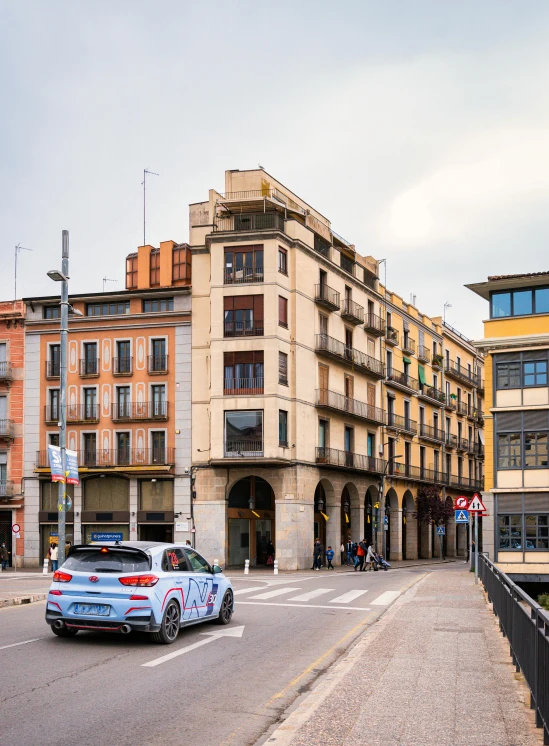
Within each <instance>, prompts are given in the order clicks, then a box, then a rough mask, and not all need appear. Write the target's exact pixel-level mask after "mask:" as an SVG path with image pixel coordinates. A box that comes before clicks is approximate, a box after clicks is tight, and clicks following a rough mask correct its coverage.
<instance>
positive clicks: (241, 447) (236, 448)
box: [225, 438, 263, 458]
mask: <svg viewBox="0 0 549 746" xmlns="http://www.w3.org/2000/svg"><path fill="white" fill-rule="evenodd" d="M262 456H263V439H262V438H243V439H242V440H227V441H225V458H261V457H262Z"/></svg>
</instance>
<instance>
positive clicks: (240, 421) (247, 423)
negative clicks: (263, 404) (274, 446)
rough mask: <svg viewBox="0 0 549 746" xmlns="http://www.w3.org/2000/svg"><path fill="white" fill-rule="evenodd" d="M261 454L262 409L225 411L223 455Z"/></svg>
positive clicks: (233, 456) (234, 456)
mask: <svg viewBox="0 0 549 746" xmlns="http://www.w3.org/2000/svg"><path fill="white" fill-rule="evenodd" d="M246 454H248V455H255V456H261V455H263V411H262V410H256V411H253V410H241V411H236V412H225V455H226V456H228V457H231V458H236V457H238V456H243V455H246Z"/></svg>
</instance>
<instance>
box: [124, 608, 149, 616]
mask: <svg viewBox="0 0 549 746" xmlns="http://www.w3.org/2000/svg"><path fill="white" fill-rule="evenodd" d="M143 609H152V606H130V608H129V609H128V610H127V611H125V612H124V615H126V614H129V613H130V611H142V610H143Z"/></svg>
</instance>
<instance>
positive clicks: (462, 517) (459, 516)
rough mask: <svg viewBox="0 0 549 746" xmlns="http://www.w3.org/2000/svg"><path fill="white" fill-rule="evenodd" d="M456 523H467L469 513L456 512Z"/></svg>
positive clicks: (465, 511)
mask: <svg viewBox="0 0 549 746" xmlns="http://www.w3.org/2000/svg"><path fill="white" fill-rule="evenodd" d="M456 523H469V511H468V510H456Z"/></svg>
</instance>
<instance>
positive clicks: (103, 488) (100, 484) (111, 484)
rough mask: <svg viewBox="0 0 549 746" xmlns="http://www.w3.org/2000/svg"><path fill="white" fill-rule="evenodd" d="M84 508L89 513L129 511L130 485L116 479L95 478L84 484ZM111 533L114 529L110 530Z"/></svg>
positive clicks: (123, 480) (124, 480)
mask: <svg viewBox="0 0 549 746" xmlns="http://www.w3.org/2000/svg"><path fill="white" fill-rule="evenodd" d="M83 487H84V507H83V510H89V511H96V512H98V511H99V512H101V511H114V510H124V511H126V510H129V505H130V483H129V482H128V481H127V480H126V479H118V478H116V477H93V478H91V479H86V480H85V481H84V482H83ZM108 530H109V531H113V530H114V529H112V528H109V529H108Z"/></svg>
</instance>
